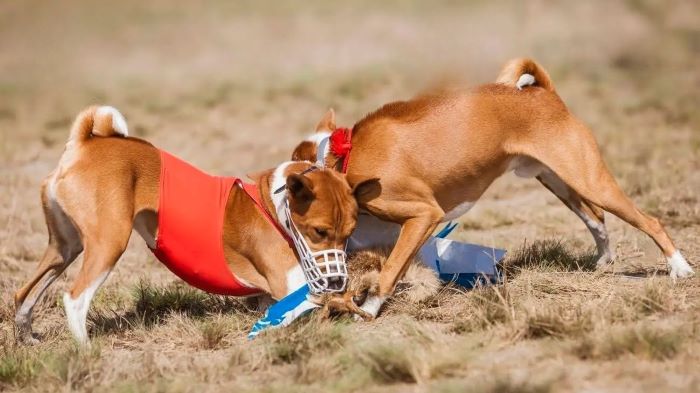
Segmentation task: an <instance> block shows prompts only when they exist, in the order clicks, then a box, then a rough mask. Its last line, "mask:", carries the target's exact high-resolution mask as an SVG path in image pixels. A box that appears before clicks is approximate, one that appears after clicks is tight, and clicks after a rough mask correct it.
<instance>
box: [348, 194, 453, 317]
mask: <svg viewBox="0 0 700 393" xmlns="http://www.w3.org/2000/svg"><path fill="white" fill-rule="evenodd" d="M377 202H378V201H377V199H375V200H373V201H372V203H377ZM382 205H383V206H393V207H394V209H396V210H394V211H393V212H392V213H393V214H392V215H395V214H396V213H400V212H401V210H403V211H404V212H405V214H413V215H414V216H412V217H411V218H408V219H406V220H404V222H403V225H402V226H401V233H400V234H399V238H398V241H397V242H396V245H395V246H394V248H393V250H392V251H391V254H390V255H389V258H388V259H387V260H386V262H385V263H384V265H383V266H382V270H381V271H380V273H379V293H378V294H377V295H373V296H369V297H368V298H367V299H366V300H365V302H364V303H363V304H362V306H361V307H360V308H361V309H362V310H363V311H365V312H366V313H367V314H369V315H371V316H372V317H373V318H374V317H376V316H377V314H378V313H379V310H380V309H381V307H382V305H383V304H384V302H385V301H386V299H387V298H388V297H389V296H390V295H391V294H392V293H393V292H394V287H395V286H396V283H397V282H398V280H399V279H401V277H402V276H403V274H404V273H405V272H406V269H407V268H408V265H409V261H411V259H412V258H413V257H414V256H415V254H416V252H418V249H420V247H421V246H422V245H423V243H425V241H426V240H427V239H428V237H429V236H430V234H431V233H433V231H434V230H435V228H436V227H437V225H438V224H439V223H440V220H442V218H443V217H444V215H445V213H444V212H443V210H442V209H441V208H440V207H439V206H438V205H437V203H434V204H429V203H425V202H421V203H407V202H398V203H397V202H386V203H382ZM408 205H411V206H408ZM375 206H376V205H375ZM402 207H405V209H401V208H402ZM373 210H374V209H371V210H370V211H372V212H373V213H374V211H373ZM417 212H418V213H419V215H415V214H416V213H417Z"/></svg>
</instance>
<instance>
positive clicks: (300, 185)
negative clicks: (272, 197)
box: [287, 174, 316, 203]
mask: <svg viewBox="0 0 700 393" xmlns="http://www.w3.org/2000/svg"><path fill="white" fill-rule="evenodd" d="M287 192H288V193H289V196H290V197H291V199H292V200H294V201H295V202H297V203H305V202H311V201H312V200H313V199H314V198H315V197H316V195H314V192H313V184H311V180H309V178H308V177H306V176H304V175H299V174H291V175H289V176H287Z"/></svg>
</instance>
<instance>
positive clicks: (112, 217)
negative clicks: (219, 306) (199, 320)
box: [15, 106, 363, 344]
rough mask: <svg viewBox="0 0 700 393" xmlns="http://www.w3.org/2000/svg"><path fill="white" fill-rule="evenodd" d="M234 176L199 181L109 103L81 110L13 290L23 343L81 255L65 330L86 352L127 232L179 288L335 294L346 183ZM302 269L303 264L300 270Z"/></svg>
mask: <svg viewBox="0 0 700 393" xmlns="http://www.w3.org/2000/svg"><path fill="white" fill-rule="evenodd" d="M252 178H253V180H254V184H244V183H243V182H242V181H240V179H237V178H230V177H217V176H210V175H208V174H205V173H203V172H201V171H199V170H198V169H196V168H194V167H193V166H191V165H189V164H188V163H186V162H184V161H182V160H180V159H178V158H176V157H174V156H172V155H170V154H168V153H166V152H164V151H162V150H159V149H158V148H156V147H154V146H153V145H151V144H150V143H148V142H147V141H144V140H142V139H138V138H133V137H129V136H128V129H127V125H126V121H125V119H124V117H123V116H122V114H121V113H120V112H119V111H117V110H116V109H115V108H113V107H108V106H93V107H89V108H87V109H85V110H84V111H83V112H81V113H80V114H79V115H78V116H77V118H76V120H75V122H74V124H73V126H72V129H71V132H70V137H69V139H68V142H67V143H66V148H65V151H64V152H63V155H62V157H61V159H60V161H59V164H58V166H57V168H56V169H55V170H54V171H53V172H52V173H51V174H50V175H49V176H48V177H47V178H46V179H45V180H44V182H43V184H42V188H41V199H42V207H43V209H44V215H45V218H46V224H47V227H48V232H49V242H48V246H47V247H46V250H45V252H44V256H43V257H42V259H41V261H40V262H39V266H38V268H37V270H36V272H35V273H34V274H33V275H32V277H30V279H29V280H28V282H27V283H26V284H25V285H24V286H22V287H21V288H20V289H19V290H18V291H17V292H16V294H15V306H16V314H15V323H16V327H17V329H18V331H19V334H18V338H19V339H20V340H21V341H23V342H26V343H34V342H36V341H37V339H36V337H35V336H34V335H33V333H32V328H31V322H32V309H33V307H34V305H35V304H36V303H37V301H39V299H40V298H41V296H42V295H43V294H44V292H45V291H46V289H47V288H48V287H49V286H50V285H51V284H52V283H53V282H54V281H55V280H56V279H57V278H58V277H59V276H60V275H61V273H63V271H65V269H66V268H67V267H68V266H69V265H70V264H71V263H72V262H73V261H74V260H75V259H76V257H77V256H78V255H80V254H81V253H83V254H84V260H83V264H82V267H81V269H80V272H79V273H78V275H77V276H76V278H75V280H74V282H73V285H72V287H71V288H70V290H69V291H68V292H67V293H66V294H65V295H64V297H63V304H64V306H65V311H66V317H67V319H68V326H69V328H70V331H71V333H72V334H73V336H74V337H75V339H76V340H77V341H78V342H80V343H82V344H88V343H89V338H88V332H87V327H86V318H87V313H88V309H89V307H90V303H91V300H92V299H93V297H94V296H95V293H96V292H97V290H98V289H99V288H100V286H101V285H102V284H103V283H104V281H105V280H106V279H107V277H108V275H109V273H110V272H111V271H112V269H113V268H114V266H115V264H116V263H117V261H118V260H119V258H120V256H121V255H122V253H123V252H124V250H125V249H126V246H127V243H128V241H129V238H130V236H131V232H132V229H134V230H136V232H138V234H139V235H140V236H141V237H142V238H143V239H144V241H145V242H146V244H147V246H148V247H149V248H150V249H151V250H152V251H153V253H154V254H155V256H156V257H157V258H158V259H159V260H160V261H161V262H162V263H163V264H164V265H165V266H166V267H167V268H168V269H170V270H171V271H172V272H173V273H175V274H176V275H177V276H179V277H180V278H182V279H183V280H184V281H186V282H187V283H189V284H190V285H193V286H195V287H197V288H200V289H202V290H205V291H207V292H210V293H216V294H222V295H230V296H259V295H264V294H269V295H270V296H271V297H272V298H274V299H280V298H283V297H285V296H287V295H289V294H290V293H292V292H294V291H296V290H297V289H299V288H301V287H302V286H304V285H309V287H310V289H311V292H312V293H316V294H318V293H324V292H342V291H343V290H344V289H345V285H346V281H347V269H346V266H345V263H346V261H345V252H344V246H345V244H346V241H347V238H348V237H349V236H350V233H351V232H352V231H353V229H354V228H355V224H356V221H357V203H356V202H355V199H356V198H355V197H354V195H353V192H360V191H361V189H362V187H363V186H362V185H360V186H359V187H356V188H355V190H353V189H351V188H350V187H349V186H348V183H347V182H346V180H345V176H344V175H342V174H338V173H337V172H335V171H332V170H327V169H319V168H316V167H314V165H313V164H312V163H310V162H287V163H284V164H282V165H279V166H278V167H276V168H273V169H269V170H266V171H262V172H259V173H257V174H255V175H254V176H252ZM300 261H301V263H300Z"/></svg>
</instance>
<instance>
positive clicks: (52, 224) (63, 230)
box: [15, 182, 83, 344]
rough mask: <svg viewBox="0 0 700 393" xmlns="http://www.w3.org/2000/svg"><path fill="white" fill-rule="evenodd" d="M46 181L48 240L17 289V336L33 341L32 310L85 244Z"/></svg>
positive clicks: (43, 197)
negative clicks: (51, 196)
mask: <svg viewBox="0 0 700 393" xmlns="http://www.w3.org/2000/svg"><path fill="white" fill-rule="evenodd" d="M46 188H47V183H46V182H45V183H44V186H43V188H42V202H43V208H44V216H45V219H46V226H47V228H48V231H49V243H48V245H47V247H46V251H44V256H43V257H42V258H41V261H40V262H39V266H38V267H37V270H36V272H35V273H34V275H33V276H32V277H31V278H30V279H29V281H28V282H27V283H26V284H25V285H24V286H22V287H21V288H20V289H19V290H17V292H15V326H16V327H17V330H18V339H19V340H20V341H22V342H24V343H27V344H34V343H36V342H37V339H36V338H34V337H33V335H32V311H33V309H34V306H35V305H36V303H37V302H38V301H39V300H40V299H41V297H42V296H43V294H44V292H45V291H46V289H47V288H48V287H49V286H51V284H52V283H53V282H54V281H55V280H56V278H58V277H59V276H60V275H61V273H63V271H64V270H65V269H66V268H67V267H68V266H69V265H70V264H71V263H72V262H73V261H74V260H75V258H76V257H77V256H78V255H79V254H80V253H81V252H82V250H83V247H82V243H81V241H80V236H79V234H78V231H77V230H76V228H75V226H74V225H73V224H72V223H71V221H70V220H69V219H68V217H67V216H66V214H65V213H64V212H63V210H62V209H61V207H60V206H59V205H58V204H57V203H56V201H55V200H53V199H51V198H50V196H49V195H47V193H46Z"/></svg>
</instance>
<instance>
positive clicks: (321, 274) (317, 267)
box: [284, 198, 348, 295]
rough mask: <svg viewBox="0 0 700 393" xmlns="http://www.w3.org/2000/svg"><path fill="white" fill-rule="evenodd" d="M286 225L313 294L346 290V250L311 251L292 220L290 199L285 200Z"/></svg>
mask: <svg viewBox="0 0 700 393" xmlns="http://www.w3.org/2000/svg"><path fill="white" fill-rule="evenodd" d="M284 210H285V215H286V216H287V219H286V222H285V225H286V227H287V231H288V232H289V234H290V235H291V237H292V240H293V241H294V247H295V248H296V250H297V254H299V262H300V263H301V269H302V271H303V272H304V277H305V278H306V283H307V284H308V285H309V291H310V292H311V293H313V294H317V295H318V294H321V293H333V292H343V291H345V286H346V285H347V282H348V268H347V264H346V262H345V259H346V254H345V250H339V249H334V248H332V249H327V250H321V251H315V252H314V251H311V248H309V245H308V243H306V239H304V237H303V236H302V235H301V234H300V233H299V230H298V229H297V227H296V225H294V222H293V221H292V212H291V211H290V209H289V200H287V199H286V198H285V201H284Z"/></svg>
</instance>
